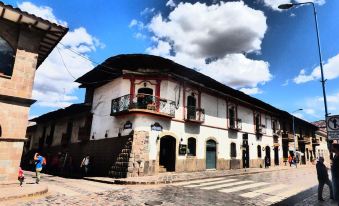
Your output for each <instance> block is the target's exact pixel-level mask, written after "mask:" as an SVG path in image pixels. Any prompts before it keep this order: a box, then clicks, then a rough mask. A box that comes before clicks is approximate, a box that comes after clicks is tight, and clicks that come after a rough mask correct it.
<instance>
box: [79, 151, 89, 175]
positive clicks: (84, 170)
mask: <svg viewBox="0 0 339 206" xmlns="http://www.w3.org/2000/svg"><path fill="white" fill-rule="evenodd" d="M89 167H90V157H89V155H87V156H86V157H84V159H82V161H81V164H80V168H81V169H82V174H83V176H84V177H86V176H87V175H88V172H89Z"/></svg>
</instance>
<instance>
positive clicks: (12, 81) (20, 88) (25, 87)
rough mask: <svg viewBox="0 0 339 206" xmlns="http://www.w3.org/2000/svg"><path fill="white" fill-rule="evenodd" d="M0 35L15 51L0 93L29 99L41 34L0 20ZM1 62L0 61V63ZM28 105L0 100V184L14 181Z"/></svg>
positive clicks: (1, 78) (0, 82)
mask: <svg viewBox="0 0 339 206" xmlns="http://www.w3.org/2000/svg"><path fill="white" fill-rule="evenodd" d="M0 36H1V37H2V38H3V39H5V40H6V41H8V43H9V44H10V45H11V46H12V47H13V49H14V50H15V51H16V54H15V62H14V67H13V74H12V76H11V77H4V76H0V94H1V95H7V96H11V97H14V98H15V97H19V98H24V99H30V98H31V97H32V88H33V81H34V75H35V70H36V65H37V57H38V54H37V51H38V47H39V43H40V40H41V33H40V32H39V31H36V30H34V29H29V28H28V27H26V26H18V25H16V24H13V23H9V22H4V21H0ZM0 61H1V60H0ZM28 112H29V105H23V104H22V103H20V102H16V101H15V100H11V102H8V101H7V102H6V101H4V100H1V99H0V126H1V129H2V135H1V137H0V145H1V146H0V147H1V150H0V151H1V152H0V174H1V175H2V176H1V177H0V182H3V181H15V180H16V178H17V171H18V166H19V164H20V157H21V153H22V149H23V141H24V140H25V132H26V128H27V121H28Z"/></svg>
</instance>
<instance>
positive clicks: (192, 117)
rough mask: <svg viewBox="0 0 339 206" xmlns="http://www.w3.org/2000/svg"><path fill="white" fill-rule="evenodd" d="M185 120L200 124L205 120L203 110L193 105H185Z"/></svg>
mask: <svg viewBox="0 0 339 206" xmlns="http://www.w3.org/2000/svg"><path fill="white" fill-rule="evenodd" d="M185 121H187V122H194V123H200V124H201V123H203V122H205V110H204V109H201V108H196V107H194V106H187V107H185Z"/></svg>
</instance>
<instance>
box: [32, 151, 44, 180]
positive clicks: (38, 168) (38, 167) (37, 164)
mask: <svg viewBox="0 0 339 206" xmlns="http://www.w3.org/2000/svg"><path fill="white" fill-rule="evenodd" d="M34 161H35V174H36V181H35V182H36V184H39V182H40V172H41V170H42V164H43V162H44V157H43V156H41V155H40V154H39V153H35V155H34Z"/></svg>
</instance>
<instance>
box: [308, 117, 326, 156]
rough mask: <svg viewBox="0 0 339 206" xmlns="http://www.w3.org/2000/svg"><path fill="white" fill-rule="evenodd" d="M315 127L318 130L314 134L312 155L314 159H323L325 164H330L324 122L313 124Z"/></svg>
mask: <svg viewBox="0 0 339 206" xmlns="http://www.w3.org/2000/svg"><path fill="white" fill-rule="evenodd" d="M312 124H314V125H315V126H317V127H318V128H319V129H318V130H317V131H316V133H315V138H314V139H313V143H312V145H313V153H314V156H315V157H316V158H319V157H323V158H324V159H325V161H326V162H327V163H329V162H330V152H329V150H328V146H327V129H326V122H325V121H324V120H319V121H316V122H313V123H312Z"/></svg>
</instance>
